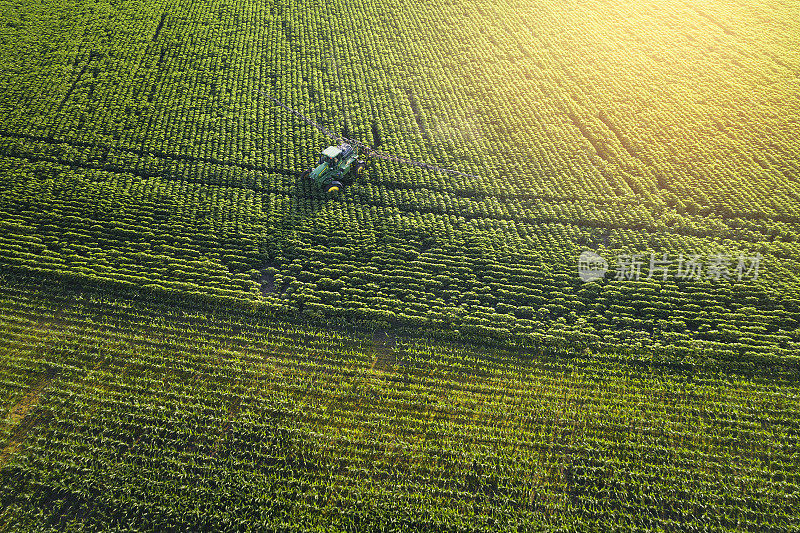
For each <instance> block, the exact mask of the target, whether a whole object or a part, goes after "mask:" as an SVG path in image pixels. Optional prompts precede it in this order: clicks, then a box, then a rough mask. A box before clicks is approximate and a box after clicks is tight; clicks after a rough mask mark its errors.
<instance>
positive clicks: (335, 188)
mask: <svg viewBox="0 0 800 533" xmlns="http://www.w3.org/2000/svg"><path fill="white" fill-rule="evenodd" d="M341 188H342V182H340V181H332V182H331V184H330V185H328V194H336V193H337V192H339V189H341Z"/></svg>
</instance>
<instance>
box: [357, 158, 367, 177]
mask: <svg viewBox="0 0 800 533" xmlns="http://www.w3.org/2000/svg"><path fill="white" fill-rule="evenodd" d="M366 167H367V165H366V163H363V162H362V161H358V162H357V163H356V177H360V176H363V175H364V171H365V170H366Z"/></svg>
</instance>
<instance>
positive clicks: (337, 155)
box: [318, 146, 342, 167]
mask: <svg viewBox="0 0 800 533" xmlns="http://www.w3.org/2000/svg"><path fill="white" fill-rule="evenodd" d="M341 155H342V149H341V148H339V147H338V146H328V147H327V148H325V150H323V151H322V155H321V156H320V157H319V163H318V164H322V163H328V166H329V167H335V166H336V165H338V164H339V161H340V160H341Z"/></svg>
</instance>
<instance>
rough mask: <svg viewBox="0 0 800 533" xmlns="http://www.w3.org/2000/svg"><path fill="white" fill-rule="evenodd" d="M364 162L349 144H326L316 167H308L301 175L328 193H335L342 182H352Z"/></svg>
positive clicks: (357, 175)
mask: <svg viewBox="0 0 800 533" xmlns="http://www.w3.org/2000/svg"><path fill="white" fill-rule="evenodd" d="M366 166H367V165H366V163H364V162H363V161H361V160H359V159H358V149H357V148H354V147H353V146H350V145H349V144H346V143H342V144H341V145H339V146H328V147H327V148H325V150H323V151H322V155H320V157H319V161H317V166H316V167H310V168H309V169H308V170H306V171H305V172H304V173H303V176H304V177H306V178H307V179H309V180H311V181H313V182H314V185H316V187H317V188H318V189H320V190H323V191H325V192H327V193H328V194H336V193H337V192H339V190H340V189H341V188H342V182H345V183H347V184H348V185H349V184H352V183H353V182H354V181H355V180H356V179H357V178H358V177H359V176H361V175H362V174H363V173H364V169H365V168H366Z"/></svg>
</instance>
